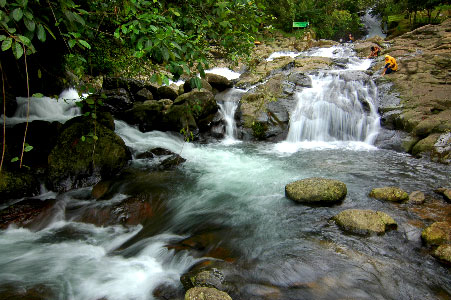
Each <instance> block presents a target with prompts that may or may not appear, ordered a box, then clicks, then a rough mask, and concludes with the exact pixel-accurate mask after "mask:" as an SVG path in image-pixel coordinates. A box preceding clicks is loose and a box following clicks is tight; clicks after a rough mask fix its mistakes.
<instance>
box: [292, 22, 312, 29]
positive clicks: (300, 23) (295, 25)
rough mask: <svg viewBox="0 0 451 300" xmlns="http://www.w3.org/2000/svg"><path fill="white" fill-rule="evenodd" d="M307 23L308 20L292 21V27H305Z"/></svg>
mask: <svg viewBox="0 0 451 300" xmlns="http://www.w3.org/2000/svg"><path fill="white" fill-rule="evenodd" d="M308 25H309V23H308V22H293V27H300V28H305V27H307V26H308Z"/></svg>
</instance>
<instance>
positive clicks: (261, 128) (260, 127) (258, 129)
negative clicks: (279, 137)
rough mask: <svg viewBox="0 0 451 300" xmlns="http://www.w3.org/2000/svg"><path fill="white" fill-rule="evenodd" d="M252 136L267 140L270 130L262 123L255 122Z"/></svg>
mask: <svg viewBox="0 0 451 300" xmlns="http://www.w3.org/2000/svg"><path fill="white" fill-rule="evenodd" d="M251 128H252V134H253V135H254V137H255V138H256V139H259V140H263V139H264V138H265V133H266V130H268V126H267V125H266V124H265V123H262V122H253V123H252V126H251Z"/></svg>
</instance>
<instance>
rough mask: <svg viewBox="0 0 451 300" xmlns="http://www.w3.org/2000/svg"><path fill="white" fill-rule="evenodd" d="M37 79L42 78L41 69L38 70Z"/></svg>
mask: <svg viewBox="0 0 451 300" xmlns="http://www.w3.org/2000/svg"><path fill="white" fill-rule="evenodd" d="M38 78H39V79H41V78H42V72H41V69H38Z"/></svg>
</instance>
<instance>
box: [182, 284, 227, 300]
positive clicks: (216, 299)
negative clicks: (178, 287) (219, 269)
mask: <svg viewBox="0 0 451 300" xmlns="http://www.w3.org/2000/svg"><path fill="white" fill-rule="evenodd" d="M185 300H232V298H231V297H230V296H229V295H228V294H227V293H225V292H222V291H219V290H217V289H215V288H208V287H195V288H192V289H189V290H188V291H187V292H186V294H185Z"/></svg>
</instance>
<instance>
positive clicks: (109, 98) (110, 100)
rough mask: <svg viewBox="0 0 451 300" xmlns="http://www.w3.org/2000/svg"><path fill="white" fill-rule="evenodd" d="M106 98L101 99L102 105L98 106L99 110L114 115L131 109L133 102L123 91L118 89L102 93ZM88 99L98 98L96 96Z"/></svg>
mask: <svg viewBox="0 0 451 300" xmlns="http://www.w3.org/2000/svg"><path fill="white" fill-rule="evenodd" d="M103 93H104V95H105V96H106V98H105V99H103V105H102V106H99V110H101V111H106V112H110V113H112V114H113V115H116V114H118V113H120V112H122V111H124V110H127V109H130V108H132V107H133V100H132V98H131V95H130V93H129V92H128V91H127V90H126V89H124V88H119V89H115V90H105V91H103ZM90 97H99V96H96V95H93V96H90Z"/></svg>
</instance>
